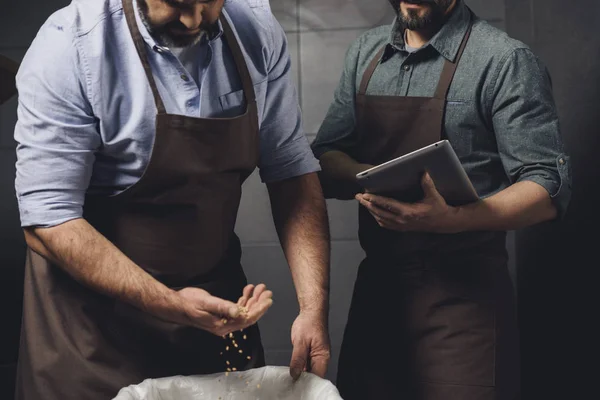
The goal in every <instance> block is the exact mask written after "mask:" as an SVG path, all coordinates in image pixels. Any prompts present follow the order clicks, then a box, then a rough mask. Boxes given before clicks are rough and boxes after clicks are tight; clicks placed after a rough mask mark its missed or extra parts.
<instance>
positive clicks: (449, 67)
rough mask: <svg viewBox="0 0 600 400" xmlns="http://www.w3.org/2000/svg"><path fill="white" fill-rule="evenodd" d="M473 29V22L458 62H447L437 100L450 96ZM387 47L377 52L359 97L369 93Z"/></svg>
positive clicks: (457, 58)
mask: <svg viewBox="0 0 600 400" xmlns="http://www.w3.org/2000/svg"><path fill="white" fill-rule="evenodd" d="M472 28H473V22H472V21H471V22H469V28H468V29H467V32H466V33H465V36H464V37H463V40H462V43H461V44H460V48H459V49H458V54H457V56H456V60H454V62H450V61H448V60H445V62H444V69H443V70H442V75H441V76H440V81H439V83H438V86H437V89H436V91H435V95H434V96H433V97H434V98H436V99H443V100H445V99H446V96H447V95H448V91H449V90H450V85H451V84H452V80H453V79H454V74H455V72H456V67H457V66H458V62H459V61H460V59H461V58H462V55H463V53H464V51H465V47H466V46H467V42H468V41H469V37H470V36H471V30H472ZM386 48H387V45H385V46H383V48H382V49H381V50H379V51H378V52H377V54H376V55H375V57H373V60H372V61H371V63H370V64H369V66H368V67H367V69H366V70H365V73H364V75H363V78H362V81H361V82H360V87H359V89H358V94H359V95H364V94H366V93H367V87H368V86H369V82H370V81H371V78H372V77H373V73H374V72H375V70H376V69H377V66H378V65H379V63H380V62H381V58H382V57H383V54H384V52H385V49H386Z"/></svg>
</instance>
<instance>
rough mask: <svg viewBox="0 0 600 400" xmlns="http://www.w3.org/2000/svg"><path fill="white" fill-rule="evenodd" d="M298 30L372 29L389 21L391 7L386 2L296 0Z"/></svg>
mask: <svg viewBox="0 0 600 400" xmlns="http://www.w3.org/2000/svg"><path fill="white" fill-rule="evenodd" d="M299 1H300V7H299V15H300V29H301V30H302V31H305V30H308V31H312V30H324V29H325V30H327V29H340V28H343V29H349V28H350V29H352V28H371V27H375V26H379V25H383V24H388V23H390V22H391V21H392V20H393V18H394V16H395V13H394V10H393V9H392V7H391V6H390V4H389V3H388V2H387V1H373V0H327V1H323V0H299Z"/></svg>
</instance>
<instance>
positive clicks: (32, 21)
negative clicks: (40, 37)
mask: <svg viewBox="0 0 600 400" xmlns="http://www.w3.org/2000/svg"><path fill="white" fill-rule="evenodd" d="M69 3H70V1H69V0H49V1H35V2H30V1H13V2H11V3H10V4H11V6H10V7H8V6H5V7H3V8H2V14H0V47H19V46H29V44H30V43H31V41H32V40H33V38H34V37H35V35H36V33H37V32H38V30H39V29H40V27H41V26H42V25H43V23H44V22H45V21H46V19H47V18H48V17H49V16H50V15H51V14H52V13H53V12H54V11H56V10H58V9H59V8H62V7H64V6H66V5H68V4H69Z"/></svg>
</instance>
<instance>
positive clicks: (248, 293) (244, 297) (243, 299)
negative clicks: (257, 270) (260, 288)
mask: <svg viewBox="0 0 600 400" xmlns="http://www.w3.org/2000/svg"><path fill="white" fill-rule="evenodd" d="M253 291H254V285H247V286H246V287H245V288H244V290H243V292H242V297H240V299H239V300H238V305H239V306H240V307H246V304H247V303H248V299H250V296H252V292H253Z"/></svg>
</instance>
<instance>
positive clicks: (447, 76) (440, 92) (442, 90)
mask: <svg viewBox="0 0 600 400" xmlns="http://www.w3.org/2000/svg"><path fill="white" fill-rule="evenodd" d="M472 29H473V23H472V22H469V28H468V29H467V32H466V33H465V36H464V37H463V40H462V42H461V44H460V47H459V49H458V53H457V55H456V59H455V60H454V62H450V61H448V60H445V62H444V69H443V70H442V75H441V76H440V81H439V82H438V86H437V89H436V90H435V94H434V96H433V97H434V98H436V99H440V100H446V97H448V92H449V91H450V85H451V84H452V81H453V80H454V74H455V73H456V68H457V67H458V63H459V62H460V59H461V58H462V55H463V53H464V52H465V47H466V46H467V42H468V41H469V37H470V36H471V30H472Z"/></svg>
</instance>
